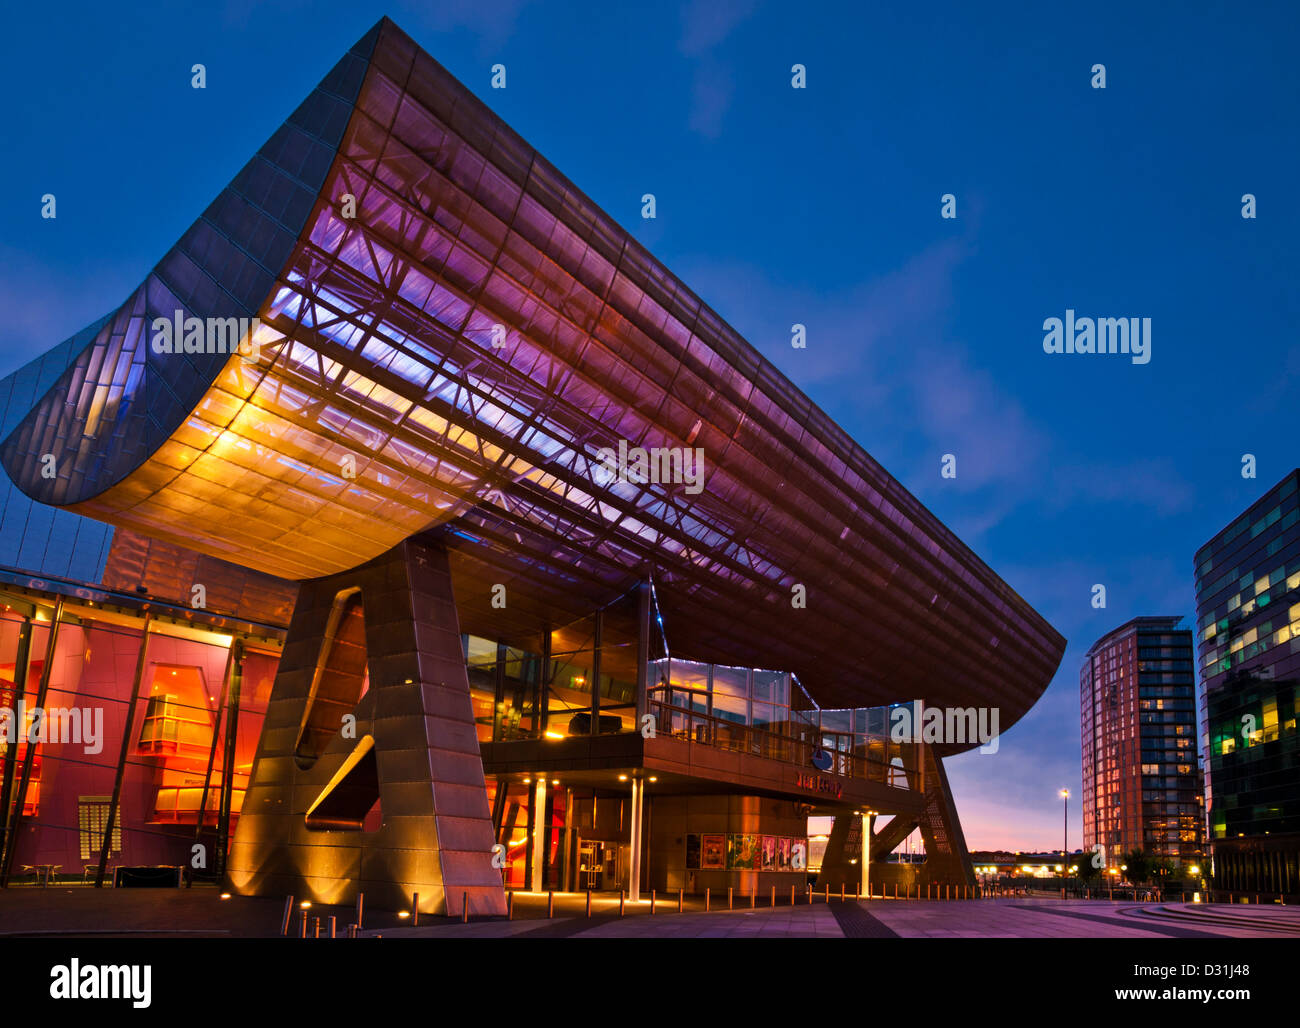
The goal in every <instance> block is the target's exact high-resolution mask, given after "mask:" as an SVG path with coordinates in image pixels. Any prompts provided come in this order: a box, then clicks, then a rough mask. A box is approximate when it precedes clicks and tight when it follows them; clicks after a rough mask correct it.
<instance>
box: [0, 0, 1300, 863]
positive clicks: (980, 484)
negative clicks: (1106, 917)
mask: <svg viewBox="0 0 1300 1028" xmlns="http://www.w3.org/2000/svg"><path fill="white" fill-rule="evenodd" d="M1132 6H1133V4H1131V3H1119V4H1099V3H1087V4H1074V5H1068V6H1063V5H1059V4H1050V5H1029V4H1023V3H1016V4H1007V5H999V6H996V7H995V6H994V5H991V4H979V5H971V4H963V3H948V4H925V5H918V4H915V3H913V2H910V0H908V2H900V3H893V4H884V5H862V4H857V3H842V4H829V3H827V4H822V3H806V2H803V3H789V2H777V0H767V2H761V0H755V2H745V0H692V2H688V3H686V4H684V5H669V4H664V5H662V6H660V5H656V6H655V7H653V8H651V9H648V10H636V9H633V7H632V6H631V5H624V4H606V3H590V4H554V3H542V2H534V3H528V2H524V0H453V2H450V3H430V4H418V3H391V4H387V5H384V4H374V5H372V4H368V3H361V2H355V0H352V2H348V3H338V2H326V3H310V4H308V3H305V2H302V3H293V2H290V3H281V4H259V3H254V2H231V3H228V4H225V5H220V4H217V5H210V6H207V7H205V8H196V7H191V6H189V5H180V4H176V5H171V4H138V5H137V4H130V5H116V4H115V5H109V6H102V5H99V4H85V5H64V4H57V3H52V4H25V5H21V6H18V7H11V8H10V9H9V10H8V11H7V13H6V17H5V32H4V33H3V34H0V46H2V47H3V60H0V89H2V90H3V95H5V96H7V97H8V98H9V105H8V109H9V115H8V118H7V124H6V137H7V138H6V156H7V160H5V161H4V162H3V171H0V176H3V190H2V195H3V198H4V199H3V202H2V203H0V267H3V269H4V273H3V276H0V303H2V304H3V307H2V309H3V310H4V311H5V313H6V320H5V325H4V329H3V333H2V334H0V375H3V374H7V373H8V372H9V371H11V370H13V369H14V368H15V367H17V366H18V365H19V364H21V363H23V362H24V361H26V360H27V359H29V358H30V357H32V356H34V355H36V354H37V353H39V352H40V351H42V350H43V349H45V348H47V347H48V346H50V345H52V344H53V343H55V342H58V341H59V340H61V339H63V338H65V337H66V336H68V335H70V334H71V333H72V332H73V331H75V330H76V329H79V328H81V327H82V326H83V325H84V324H85V323H87V322H88V321H90V320H92V319H93V318H95V317H97V316H99V315H101V314H104V313H106V312H107V311H108V310H110V309H111V308H113V307H115V306H117V305H118V304H119V303H121V302H122V300H123V299H124V298H125V297H126V296H127V294H128V293H129V291H130V290H131V288H132V287H134V286H135V285H136V284H137V283H138V282H139V281H140V280H141V279H142V278H143V277H144V275H145V274H146V273H147V271H148V270H149V268H150V267H151V266H152V265H153V263H154V262H155V261H156V260H157V259H158V258H159V257H160V256H161V255H162V254H163V253H164V252H165V251H166V250H167V248H168V247H169V246H171V244H172V243H174V242H175V241H176V240H177V239H178V238H179V237H180V235H181V233H182V232H183V231H184V229H185V228H186V227H187V226H188V225H189V224H190V223H191V221H193V219H194V218H195V217H196V216H197V215H198V213H199V212H200V211H201V210H202V209H203V208H204V207H205V206H206V205H207V204H208V202H209V201H210V200H211V199H212V198H213V197H214V196H215V195H216V194H217V192H218V191H219V190H220V189H221V188H222V187H223V186H224V185H225V184H226V183H227V182H228V181H229V180H230V179H231V178H232V177H233V175H234V174H235V172H236V171H237V170H238V169H239V168H240V167H241V166H242V164H243V163H244V162H245V161H246V160H247V159H248V157H249V156H250V155H251V154H252V153H253V151H254V150H256V149H257V147H258V146H260V145H261V143H262V142H263V141H264V140H265V139H266V137H267V136H268V135H269V134H270V133H271V132H272V130H273V129H274V128H275V127H276V126H277V125H278V124H279V123H280V122H281V121H283V120H284V118H285V117H286V116H287V115H288V114H289V113H290V112H291V111H292V110H293V108H294V107H295V106H296V105H297V104H298V103H299V102H300V101H301V100H302V99H303V98H304V97H305V96H306V94H307V93H308V92H309V91H310V90H311V88H312V87H313V86H314V85H315V83H316V82H317V81H318V80H319V79H320V78H321V77H322V76H323V75H324V73H325V72H326V71H327V70H328V69H329V67H330V66H331V65H332V64H333V63H334V61H335V60H337V58H338V57H339V56H341V54H342V53H343V52H344V51H345V50H346V49H347V48H348V47H349V46H350V45H351V44H352V43H353V42H354V41H355V40H356V39H357V38H359V37H360V36H361V35H362V34H363V33H364V32H365V31H366V30H367V29H368V28H369V27H370V26H371V25H372V24H373V23H374V22H375V21H376V20H378V18H379V17H380V16H381V15H383V14H389V15H390V16H391V17H393V18H394V20H395V21H397V22H398V24H399V25H401V26H402V27H403V28H404V29H405V30H406V31H407V32H408V33H410V34H411V35H412V36H414V37H415V39H416V40H417V41H418V42H419V43H420V44H421V45H422V46H424V47H425V49H427V50H428V51H429V52H430V53H432V54H433V55H434V57H436V58H437V59H438V60H439V61H441V62H442V63H443V64H444V65H445V66H446V67H447V68H449V69H450V70H451V71H452V73H453V74H455V75H456V76H457V77H458V78H460V79H461V80H462V81H463V82H464V83H466V84H467V85H468V86H469V87H470V88H471V89H473V90H474V91H475V92H476V93H478V94H479V96H481V97H482V98H483V99H484V100H485V101H486V102H487V103H488V104H489V105H490V106H491V107H492V108H493V109H494V110H496V111H497V112H498V113H499V114H500V115H501V116H502V117H504V118H505V120H506V121H507V122H509V123H510V124H511V125H512V126H513V127H514V128H515V129H517V130H518V131H519V132H520V133H521V134H522V135H523V136H524V138H526V139H527V140H528V141H529V142H530V143H532V144H533V145H534V146H536V147H537V148H538V149H539V150H540V151H541V152H542V153H544V154H545V155H546V156H547V157H548V158H549V159H550V160H551V161H553V162H554V163H555V164H556V166H557V167H559V168H560V169H561V171H563V172H564V173H565V174H566V175H568V176H569V177H570V178H572V179H573V181H574V182H576V183H577V184H578V185H579V186H580V187H581V188H582V189H584V190H585V191H586V192H587V193H588V194H589V195H590V196H591V197H592V198H593V199H595V201H596V202H597V203H599V204H600V205H601V206H603V207H604V208H605V209H606V210H608V211H609V212H610V213H611V214H612V215H613V216H614V217H615V218H616V219H617V220H619V221H620V222H621V223H622V224H624V225H625V226H627V227H629V228H630V229H631V230H632V231H634V232H635V233H636V234H637V235H638V236H639V237H640V238H641V239H642V240H643V241H644V242H645V243H646V244H647V245H648V246H649V248H650V249H651V251H652V252H653V253H655V255H656V256H658V257H659V258H660V259H661V260H663V261H664V262H665V263H666V264H667V265H668V266H669V267H670V268H672V269H673V270H674V271H675V272H676V273H677V274H679V275H680V276H681V277H682V278H683V279H685V281H686V282H687V283H689V284H690V285H691V286H692V287H693V288H694V289H695V290H696V292H698V293H699V294H700V295H701V296H702V297H704V299H705V300H706V301H707V302H708V303H710V304H711V305H712V306H713V307H714V308H715V309H717V310H718V311H719V313H721V314H722V315H723V316H724V317H725V318H727V319H728V320H729V321H730V322H731V323H732V324H733V325H734V326H735V327H736V328H737V329H738V330H739V331H740V332H741V333H742V334H744V335H745V336H746V337H747V338H748V339H750V340H751V341H752V342H753V343H754V344H755V345H756V346H758V347H759V348H760V349H761V350H763V351H764V352H765V353H766V354H767V355H768V356H770V357H771V358H772V359H773V360H774V361H775V362H776V363H777V364H778V365H779V366H780V367H781V368H782V369H783V370H784V371H785V372H786V373H787V374H788V375H789V376H790V378H791V379H792V380H793V381H794V382H795V383H796V384H798V385H799V386H800V387H802V388H803V389H804V390H805V391H807V393H808V394H809V395H810V396H811V397H812V398H813V399H814V400H815V401H816V402H818V403H819V404H821V405H822V406H823V407H824V408H825V409H826V410H827V411H828V412H829V413H830V414H831V415H832V416H834V417H835V418H837V419H838V420H839V421H840V422H841V423H842V424H843V425H844V426H845V427H846V428H847V429H848V430H849V431H850V432H851V433H852V435H853V436H854V437H855V438H856V439H857V440H858V441H859V442H860V443H861V444H862V445H863V446H864V447H865V448H866V449H867V450H868V451H869V452H870V453H871V454H872V455H873V456H875V457H876V458H877V459H878V460H879V461H881V463H882V464H884V466H885V467H886V468H888V469H889V470H890V471H891V472H892V473H893V474H894V475H896V476H897V477H898V478H899V479H900V480H901V481H902V482H903V483H904V484H905V485H906V486H907V487H908V488H909V489H911V490H912V491H913V492H914V493H915V494H916V495H917V496H918V497H919V498H920V499H921V500H922V501H923V502H925V503H926V504H927V505H928V506H929V507H930V508H931V509H932V510H933V511H934V512H935V513H936V514H937V515H939V517H941V518H942V519H943V520H944V521H946V522H947V523H948V524H949V525H951V526H952V528H953V529H954V530H955V531H956V532H957V533H958V534H959V535H960V536H962V537H963V538H964V539H966V540H967V541H968V542H969V543H970V544H971V545H972V547H973V548H974V549H975V550H976V552H978V553H979V554H980V555H981V556H982V557H983V558H984V559H985V560H986V561H987V562H988V563H989V564H990V565H991V566H992V567H993V568H994V569H995V570H996V571H997V572H998V573H999V574H1001V575H1002V576H1003V577H1004V578H1005V579H1006V580H1007V581H1008V582H1010V583H1011V584H1012V586H1014V587H1015V588H1016V589H1017V590H1018V591H1019V592H1020V593H1021V594H1022V595H1023V596H1024V597H1025V598H1026V599H1028V600H1029V601H1030V602H1031V603H1033V604H1034V605H1035V606H1036V607H1037V608H1038V609H1039V610H1040V611H1042V612H1043V613H1044V615H1045V616H1046V617H1047V618H1048V619H1049V620H1050V621H1051V622H1052V624H1054V625H1055V626H1056V627H1057V628H1058V629H1059V630H1060V631H1061V632H1062V633H1063V634H1064V635H1065V636H1066V637H1067V638H1068V639H1069V640H1070V645H1069V649H1068V650H1067V651H1066V655H1065V660H1064V662H1063V664H1062V666H1061V670H1060V672H1059V673H1058V675H1057V677H1056V680H1055V681H1054V682H1053V683H1052V686H1051V688H1050V689H1049V690H1048V691H1047V693H1046V695H1045V696H1044V697H1043V699H1042V700H1041V701H1040V702H1039V704H1038V705H1037V707H1036V708H1035V709H1034V711H1033V712H1032V714H1031V715H1030V716H1029V717H1028V718H1026V719H1025V721H1023V722H1022V723H1021V724H1020V725H1018V726H1016V727H1015V728H1014V729H1012V730H1011V731H1010V732H1009V733H1008V734H1007V736H1006V737H1005V738H1004V739H1003V741H1002V748H1001V751H1000V752H999V754H998V755H997V756H995V757H988V756H979V755H975V754H970V755H967V756H964V757H962V758H958V759H957V760H954V761H950V762H949V772H950V774H951V776H952V779H953V783H954V786H955V789H956V793H957V801H958V807H959V810H960V812H961V814H962V820H963V822H964V824H965V826H966V832H967V841H968V843H969V844H970V845H971V846H972V847H973V848H974V847H992V846H1011V847H1015V848H1021V849H1031V848H1039V847H1051V846H1059V844H1060V841H1059V840H1060V834H1061V827H1060V822H1061V810H1060V800H1059V798H1058V797H1057V790H1058V789H1059V788H1060V787H1062V786H1068V787H1069V788H1070V789H1071V791H1072V793H1073V795H1074V796H1075V797H1077V796H1078V795H1079V788H1080V785H1079V733H1078V667H1079V662H1080V660H1081V658H1082V655H1083V653H1084V652H1085V651H1086V650H1087V648H1088V646H1089V645H1090V644H1091V643H1092V642H1093V641H1094V640H1095V639H1096V638H1097V637H1098V636H1100V635H1102V634H1103V633H1105V632H1106V631H1109V630H1110V629H1111V628H1113V627H1115V626H1116V625H1118V624H1120V623H1122V622H1123V621H1125V620H1127V619H1128V618H1130V617H1132V616H1135V615H1138V614H1185V615H1191V614H1192V611H1193V607H1192V603H1193V597H1192V555H1193V553H1194V551H1195V549H1196V548H1197V547H1198V546H1199V545H1200V544H1201V543H1203V542H1205V541H1206V540H1207V539H1208V538H1209V537H1210V536H1211V535H1212V534H1213V533H1214V532H1216V531H1217V530H1218V529H1219V528H1220V527H1222V526H1223V525H1225V524H1226V523H1227V522H1228V521H1229V520H1230V519H1231V518H1232V517H1233V516H1234V515H1235V514H1236V513H1238V512H1239V511H1240V510H1241V509H1242V508H1244V507H1245V506H1246V505H1247V504H1248V503H1250V502H1251V501H1253V500H1254V499H1256V498H1257V497H1258V496H1259V495H1260V494H1261V493H1262V492H1263V491H1264V490H1265V489H1266V488H1267V487H1268V486H1269V485H1271V484H1272V483H1273V482H1275V481H1276V480H1277V479H1279V478H1280V477H1281V476H1282V475H1283V474H1284V473H1285V472H1286V471H1287V470H1289V469H1290V468H1292V467H1294V466H1295V465H1296V464H1297V463H1300V459H1298V458H1297V453H1296V448H1295V446H1294V443H1293V440H1294V436H1295V431H1296V428H1295V425H1296V421H1295V414H1294V407H1293V405H1292V404H1291V403H1289V402H1288V399H1287V398H1288V397H1289V396H1292V395H1293V394H1294V391H1295V388H1296V385H1297V377H1300V352H1298V351H1297V347H1296V343H1295V339H1296V332H1295V328H1296V325H1297V324H1298V323H1300V299H1298V296H1300V293H1298V292H1297V290H1296V288H1295V282H1296V277H1297V259H1296V253H1295V244H1296V239H1297V227H1298V226H1297V221H1298V219H1300V212H1298V210H1297V202H1296V171H1297V166H1298V164H1300V161H1298V158H1300V153H1298V146H1297V99H1298V98H1300V88H1298V87H1300V62H1297V61H1296V59H1295V54H1296V52H1297V43H1298V42H1300V39H1298V37H1300V32H1298V31H1297V28H1298V27H1300V14H1297V8H1296V7H1295V5H1291V4H1277V5H1269V4H1256V5H1252V6H1251V9H1250V10H1249V11H1243V10H1241V9H1240V8H1239V7H1238V6H1236V5H1228V4H1223V5H1214V6H1208V5H1201V4H1190V5H1178V6H1173V5H1163V4H1162V5H1156V4H1146V5H1144V6H1146V7H1148V8H1153V9H1154V8H1156V7H1159V8H1160V10H1159V11H1158V12H1157V11H1155V10H1152V11H1151V12H1150V13H1142V12H1134V11H1132V10H1129V8H1130V7H1132ZM918 7H923V8H924V10H923V11H918V10H917V8H918ZM1039 7H1042V8H1050V9H1042V10H1040V9H1037V8H1039ZM976 8H978V10H977V9H976ZM195 62H201V63H204V64H206V66H207V69H208V88H207V89H206V90H203V91H197V90H194V89H191V88H190V71H189V69H190V67H191V65H192V64H194V63H195ZM498 62H499V63H503V64H505V65H506V67H507V76H508V80H507V81H508V86H507V88H506V89H505V90H493V89H491V88H489V75H490V71H489V69H490V67H491V65H493V64H495V63H498ZM796 62H798V63H802V64H804V65H806V66H807V69H808V88H807V89H806V90H802V91H796V90H793V89H791V88H790V67H791V65H792V64H794V63H796ZM1094 63H1103V64H1105V65H1106V72H1107V88H1106V89H1105V90H1094V89H1092V88H1090V84H1089V82H1090V78H1091V72H1090V69H1091V67H1092V65H1093V64H1094ZM47 192H52V193H54V194H56V196H57V198H58V218H57V220H56V221H45V220H42V219H41V218H40V216H39V203H40V197H41V195H42V194H44V193H47ZM645 192H653V193H655V194H656V196H657V198H658V214H659V216H658V220H657V221H654V222H644V221H642V220H641V219H640V217H639V210H640V197H641V195H642V194H643V193H645ZM947 192H951V193H954V194H955V195H956V197H957V205H958V207H957V210H958V217H957V219H956V220H955V221H945V220H941V219H940V217H939V208H940V196H941V194H943V193H947ZM1247 192H1249V193H1254V194H1255V195H1256V197H1257V198H1258V214H1259V216H1258V218H1257V219H1256V220H1253V221H1247V220H1243V219H1242V217H1241V215H1240V212H1241V202H1240V197H1241V195H1242V194H1243V193H1247ZM1067 307H1073V308H1074V309H1075V310H1076V311H1078V313H1079V314H1080V315H1090V316H1114V317H1119V316H1138V317H1150V318H1151V319H1152V322H1153V359H1152V361H1151V363H1150V364H1148V365H1146V366H1134V365H1132V364H1131V363H1130V362H1129V361H1128V359H1127V358H1122V357H1118V356H1116V357H1097V356H1092V357H1086V356H1048V355H1045V354H1044V353H1043V350H1042V335H1043V332H1042V328H1041V326H1042V322H1043V320H1044V319H1045V318H1048V317H1053V316H1055V317H1061V316H1063V314H1064V311H1065V309H1066V308H1067ZM794 322H802V323H804V324H806V325H807V326H808V329H809V333H810V336H809V346H808V349H807V350H802V351H796V350H792V349H791V347H790V345H789V331H790V325H791V324H792V323H794ZM949 452H951V453H954V454H956V455H957V458H958V477H957V479H956V480H955V481H945V480H943V479H941V478H940V475H939V467H940V457H941V455H942V454H944V453H949ZM1247 452H1249V453H1254V454H1255V455H1256V456H1257V458H1258V460H1259V469H1260V470H1259V479H1258V480H1257V481H1254V482H1251V481H1243V479H1242V478H1241V475H1240V461H1241V455H1242V454H1243V453H1247ZM1093 583H1103V584H1105V585H1106V587H1107V591H1108V606H1107V609H1105V610H1100V611H1098V610H1094V609H1092V607H1091V606H1090V602H1089V601H1090V587H1091V586H1092V584H1093ZM1078 812H1079V804H1078V803H1077V801H1075V800H1072V802H1071V811H1070V814H1071V817H1070V820H1071V829H1070V836H1071V847H1072V848H1073V847H1074V846H1077V845H1078V843H1079V832H1080V818H1079V813H1078Z"/></svg>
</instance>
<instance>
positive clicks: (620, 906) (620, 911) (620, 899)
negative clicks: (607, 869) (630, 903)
mask: <svg viewBox="0 0 1300 1028" xmlns="http://www.w3.org/2000/svg"><path fill="white" fill-rule="evenodd" d="M618 916H619V917H622V916H623V890H622V889H619V890H618Z"/></svg>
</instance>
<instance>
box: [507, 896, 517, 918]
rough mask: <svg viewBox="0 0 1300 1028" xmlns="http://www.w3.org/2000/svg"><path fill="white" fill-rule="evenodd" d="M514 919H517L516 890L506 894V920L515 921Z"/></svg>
mask: <svg viewBox="0 0 1300 1028" xmlns="http://www.w3.org/2000/svg"><path fill="white" fill-rule="evenodd" d="M514 919H515V894H514V890H511V891H510V892H507V893H506V920H507V921H513V920H514Z"/></svg>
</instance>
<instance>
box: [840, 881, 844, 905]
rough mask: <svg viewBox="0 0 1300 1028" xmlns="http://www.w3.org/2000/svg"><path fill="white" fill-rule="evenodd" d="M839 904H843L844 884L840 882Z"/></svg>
mask: <svg viewBox="0 0 1300 1028" xmlns="http://www.w3.org/2000/svg"><path fill="white" fill-rule="evenodd" d="M840 902H841V903H843V902H844V883H843V882H840Z"/></svg>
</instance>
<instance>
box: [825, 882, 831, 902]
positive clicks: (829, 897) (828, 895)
mask: <svg viewBox="0 0 1300 1028" xmlns="http://www.w3.org/2000/svg"><path fill="white" fill-rule="evenodd" d="M830 901H831V883H830V882H827V883H826V902H827V903H828V904H829V903H830Z"/></svg>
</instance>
